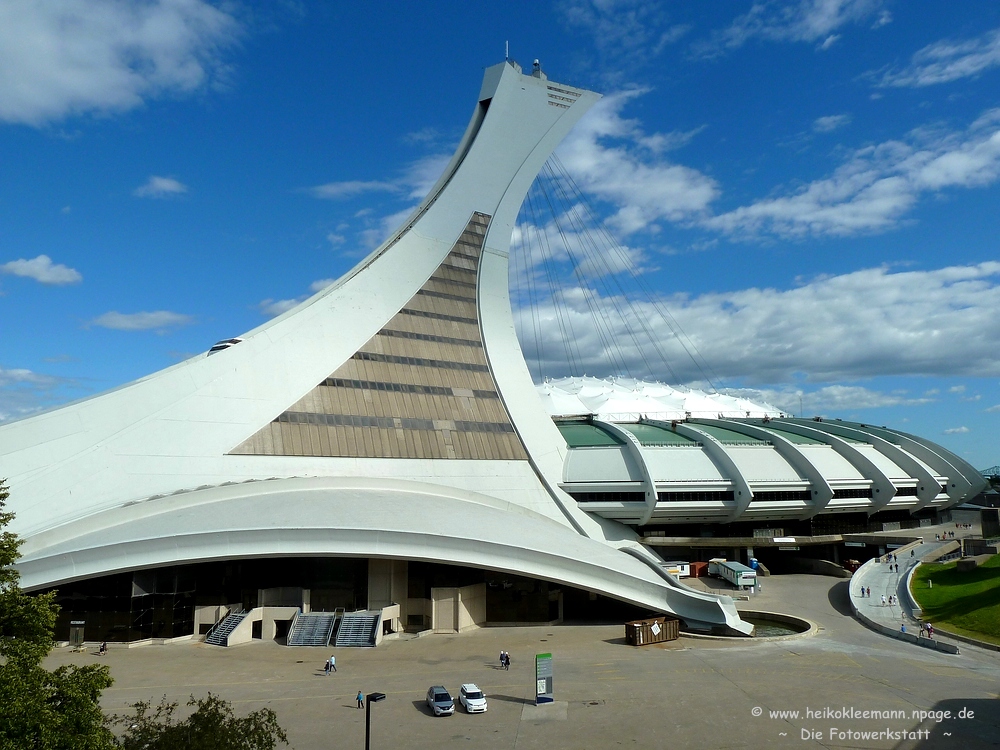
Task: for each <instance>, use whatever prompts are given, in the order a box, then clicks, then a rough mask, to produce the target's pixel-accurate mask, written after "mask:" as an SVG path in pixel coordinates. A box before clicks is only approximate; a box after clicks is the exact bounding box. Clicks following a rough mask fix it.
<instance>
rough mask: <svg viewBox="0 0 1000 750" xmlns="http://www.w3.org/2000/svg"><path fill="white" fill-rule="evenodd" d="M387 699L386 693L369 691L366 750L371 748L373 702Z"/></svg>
mask: <svg viewBox="0 0 1000 750" xmlns="http://www.w3.org/2000/svg"><path fill="white" fill-rule="evenodd" d="M384 700H385V693H369V694H368V705H366V706H365V750H371V736H372V703H378V702H379V701H384Z"/></svg>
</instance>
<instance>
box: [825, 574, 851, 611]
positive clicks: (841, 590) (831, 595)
mask: <svg viewBox="0 0 1000 750" xmlns="http://www.w3.org/2000/svg"><path fill="white" fill-rule="evenodd" d="M826 598H827V599H828V600H829V602H830V606H831V607H833V608H834V609H835V610H837V612H839V613H840V614H842V615H843V616H844V617H852V616H853V614H854V613H853V612H852V610H851V582H850V580H845V581H840V582H839V583H836V584H834V585H833V586H831V587H830V590H829V591H828V592H827V593H826Z"/></svg>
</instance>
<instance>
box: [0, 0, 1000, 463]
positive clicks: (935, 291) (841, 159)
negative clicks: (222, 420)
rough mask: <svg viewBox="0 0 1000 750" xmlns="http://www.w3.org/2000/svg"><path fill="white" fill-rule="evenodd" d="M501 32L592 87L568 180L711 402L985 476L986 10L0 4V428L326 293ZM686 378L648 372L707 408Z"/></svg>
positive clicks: (993, 444)
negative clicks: (745, 396)
mask: <svg viewBox="0 0 1000 750" xmlns="http://www.w3.org/2000/svg"><path fill="white" fill-rule="evenodd" d="M430 7H433V10H427V9H426V8H430ZM508 40H509V42H510V54H511V57H512V58H514V59H516V60H519V61H520V62H522V63H524V64H525V65H526V66H527V65H530V63H531V61H532V59H534V58H536V57H537V58H539V59H540V60H541V61H542V65H543V68H544V70H545V71H546V72H547V73H548V74H549V76H550V77H551V78H553V79H554V80H557V81H562V82H565V83H569V84H573V85H577V86H582V87H586V88H590V89H593V90H596V91H600V92H602V93H603V94H605V97H604V99H603V100H602V101H601V103H600V104H599V105H598V106H597V107H595V109H594V110H593V111H592V112H591V113H590V114H589V115H588V116H587V118H586V119H585V120H584V121H583V122H581V124H580V126H579V127H578V128H577V130H576V131H574V133H573V134H572V135H571V136H570V138H569V139H568V140H567V142H566V143H565V144H564V146H563V147H562V148H561V149H560V152H559V157H560V160H561V163H562V164H563V165H564V167H565V168H566V170H567V171H568V172H569V173H570V174H571V175H572V176H573V179H574V180H575V182H576V183H577V184H578V185H579V186H580V188H581V190H582V192H583V193H584V195H585V196H586V198H587V200H588V201H589V202H590V204H591V205H592V206H593V207H594V209H595V210H596V211H597V212H598V213H599V214H600V215H601V216H602V217H604V220H605V222H606V225H607V226H608V227H609V228H610V229H611V231H612V233H613V234H614V236H615V238H616V240H617V241H618V242H619V243H621V245H620V248H619V252H620V253H622V254H623V257H627V258H628V259H630V260H629V262H631V263H632V264H633V268H634V269H635V270H636V271H637V272H638V274H639V275H640V276H641V278H642V282H643V283H644V284H645V285H647V286H648V287H649V288H652V289H653V290H654V291H655V293H656V295H657V296H658V299H659V300H660V301H661V302H665V303H666V304H667V306H668V307H669V309H670V312H671V313H672V314H673V316H674V317H675V318H676V320H677V322H678V324H679V325H680V326H681V327H682V328H683V330H684V331H685V332H686V333H687V335H688V337H689V338H690V339H691V340H692V341H693V342H694V343H695V345H696V347H697V351H698V352H699V354H700V355H701V357H703V358H704V359H705V360H706V361H707V362H708V363H709V366H710V368H711V371H712V373H713V378H712V382H713V383H714V385H716V386H717V387H720V388H721V387H729V388H743V389H749V390H750V391H751V393H754V394H756V395H757V396H758V397H760V398H765V399H767V400H768V401H770V402H772V403H774V404H776V405H778V406H780V407H782V408H785V409H787V410H789V411H793V412H796V413H798V412H799V409H800V403H801V408H802V410H803V411H804V412H805V413H806V414H808V415H812V414H823V415H827V416H830V417H842V418H845V419H857V420H860V421H865V422H872V423H878V424H887V425H890V426H894V427H897V428H900V429H904V430H907V431H912V432H915V433H918V434H921V435H923V436H925V437H928V438H930V439H932V440H936V441H938V442H940V443H941V444H943V445H945V446H946V447H948V448H950V449H951V450H954V451H956V452H957V453H959V454H961V455H963V456H965V457H966V458H968V459H969V460H970V461H971V462H972V463H973V464H975V465H977V466H979V467H980V468H985V467H987V466H991V465H993V464H996V463H1000V449H998V441H997V437H996V435H997V434H998V423H1000V357H998V354H1000V315H998V311H1000V253H998V242H1000V240H998V238H1000V5H997V4H996V3H995V2H991V1H990V0H966V1H965V2H962V3H954V2H944V1H943V0H942V1H940V2H935V1H932V0H926V1H925V2H920V3H904V2H898V1H897V2H890V1H889V0H886V1H884V2H880V1H879V0H803V1H800V2H795V1H789V2H782V3H778V2H736V1H735V0H734V1H733V2H727V3H692V2H689V3H667V2H663V3H655V2H648V1H647V2H627V1H625V0H618V1H615V0H602V1H600V2H594V1H590V2H584V1H583V0H565V1H563V2H555V3H537V2H532V3H528V2H507V3H502V4H501V3H468V2H461V3H460V2H439V3H436V4H434V5H433V6H426V5H424V4H391V3H380V2H369V3H364V4H359V3H350V4H348V3H343V4H328V3H308V2H303V3H300V2H284V3H246V2H229V3H215V4H213V3H209V2H204V0H158V1H157V0H147V1H145V2H126V1H124V0H86V1H84V0H38V1H36V2H33V3H30V4H29V3H23V2H18V1H16V0H0V342H2V346H0V418H3V419H12V418H17V417H20V416H23V415H25V414H28V413H30V412H32V411H35V410H38V409H40V408H47V407H50V406H53V405H56V404H59V403H63V402H66V401H69V400H73V399H77V398H81V397H84V396H87V395H91V394H94V393H98V392H101V391H103V390H106V389H108V388H112V387H115V386H118V385H121V384H123V383H126V382H128V381H130V380H133V379H135V378H137V377H141V376H143V375H146V374H149V373H151V372H154V371H156V370H158V369H161V368H163V367H166V366H168V365H170V364H173V363H174V362H177V361H179V360H181V359H184V358H186V357H188V356H192V355H194V354H196V353H198V352H203V351H205V350H207V348H208V347H209V346H211V345H212V343H214V342H215V341H217V340H218V339H221V338H227V337H230V336H234V335H238V334H240V333H242V332H244V331H246V330H249V329H251V328H253V327H255V326H257V325H258V324H260V323H261V322H263V321H264V320H267V318H268V316H270V315H273V314H275V313H276V312H277V311H281V310H283V309H287V307H288V306H289V305H291V304H293V303H294V301H296V300H299V299H302V298H304V297H305V296H307V295H308V294H309V293H310V290H311V289H316V288H318V287H319V286H321V285H322V284H323V283H324V280H328V279H334V278H336V277H338V276H339V275H341V274H342V273H344V272H345V271H347V270H348V269H349V268H350V267H351V266H352V265H353V264H354V263H355V262H357V260H358V259H359V258H360V257H361V256H363V255H364V254H366V253H367V252H368V251H369V250H370V249H371V248H372V247H374V246H375V245H377V244H378V243H379V242H380V241H381V240H382V239H383V238H384V237H385V235H386V234H387V233H388V231H389V230H390V229H391V228H393V226H392V225H393V223H394V221H395V220H396V219H398V218H399V216H400V215H401V214H405V213H406V212H407V211H408V210H409V209H410V208H411V207H412V206H413V205H415V203H416V202H417V201H419V199H420V197H422V194H423V191H425V190H426V189H427V187H428V186H429V184H430V183H431V182H432V181H433V180H434V179H435V178H436V177H437V174H438V172H439V170H440V169H441V167H442V166H443V163H444V159H446V157H447V156H448V155H449V154H450V152H451V149H452V148H453V147H454V145H455V144H456V142H457V139H458V138H459V137H460V135H461V133H462V131H463V130H464V127H465V125H466V123H467V121H468V117H469V115H470V113H471V111H472V108H473V105H474V99H475V96H476V94H477V93H478V90H479V84H480V80H481V76H482V71H483V69H484V68H485V67H487V66H489V65H491V64H494V63H496V62H498V61H500V60H502V59H503V55H504V44H505V42H506V41H508ZM543 229H544V227H543ZM533 262H534V261H532V260H530V259H529V260H528V261H526V265H525V266H523V267H524V268H526V269H527V270H526V271H525V273H530V272H531V269H532V268H534V269H535V271H536V272H537V271H538V268H539V267H538V266H537V265H532V264H533ZM516 281H517V279H515V282H516ZM564 287H565V288H563V289H562V290H561V291H560V292H559V295H558V296H560V297H561V298H563V299H566V300H569V301H570V303H572V300H573V295H574V291H576V292H578V291H579V290H574V280H573V276H572V274H569V275H568V276H567V277H566V279H565V281H564ZM592 300H596V302H597V303H598V304H602V305H608V306H609V307H610V306H612V303H613V300H611V299H609V298H608V297H607V295H604V294H602V293H601V292H600V290H599V289H598V290H597V291H596V292H595V293H594V294H592ZM635 304H636V306H637V309H639V310H641V309H644V308H643V307H642V306H643V305H648V304H650V303H649V302H648V301H646V302H644V301H642V300H639V301H637V302H636V303H635ZM550 307H551V305H549V303H547V302H546V301H545V300H540V301H539V302H538V305H537V308H536V312H535V313H533V315H535V316H536V317H535V318H533V319H535V320H539V321H541V322H542V323H543V324H545V326H544V327H546V330H547V332H546V333H545V335H546V336H547V337H548V338H549V339H550V340H551V342H550V343H552V346H550V347H547V350H548V351H555V350H556V347H555V344H556V343H557V342H556V339H557V338H558V334H557V332H555V331H554V326H553V325H552V320H553V317H552V313H551V310H550ZM530 315H531V314H529V312H528V311H527V310H522V311H521V313H520V317H521V320H522V322H524V321H528V320H530V319H532V318H530ZM579 325H580V326H581V329H580V330H581V331H582V334H581V335H580V336H579V341H580V343H581V345H582V346H583V347H584V349H585V350H586V351H587V352H588V353H589V354H588V356H589V360H588V362H587V371H588V373H589V374H595V375H605V374H613V373H612V372H611V371H610V370H611V368H610V366H609V365H608V364H607V362H606V361H605V360H603V359H602V357H603V356H604V355H603V354H602V352H601V351H600V347H599V346H596V345H594V346H589V342H591V341H596V339H592V338H588V336H589V335H592V332H590V333H588V331H587V328H586V326H587V325H588V324H587V323H586V322H585V321H583V320H582V319H581V322H580V324H579ZM525 348H526V350H527V349H529V347H528V346H527V345H526V347H525ZM622 356H624V357H626V358H629V357H634V356H636V353H635V352H630V351H627V350H626V351H624V352H623V353H622ZM682 360H683V357H680V356H678V359H677V364H676V367H675V371H674V372H667V371H653V372H644V373H643V374H645V375H648V376H649V377H657V378H659V379H661V380H665V381H672V382H677V381H678V380H679V381H684V382H693V383H695V384H701V385H704V383H703V382H702V381H701V380H700V377H701V376H700V373H698V372H696V371H695V370H693V369H690V368H688V367H687V365H685V364H683V361H682ZM602 367H603V368H604V371H602ZM636 368H637V369H641V368H640V367H638V365H637V366H636ZM564 369H565V368H563V370H564ZM546 374H548V375H551V376H553V377H558V376H561V375H564V374H566V372H565V371H560V367H559V364H558V362H550V363H548V364H547V365H546Z"/></svg>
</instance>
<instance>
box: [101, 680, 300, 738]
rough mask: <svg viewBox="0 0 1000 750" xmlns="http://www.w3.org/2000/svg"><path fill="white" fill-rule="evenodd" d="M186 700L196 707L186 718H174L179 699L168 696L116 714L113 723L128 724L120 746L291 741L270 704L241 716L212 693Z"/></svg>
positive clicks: (140, 703)
mask: <svg viewBox="0 0 1000 750" xmlns="http://www.w3.org/2000/svg"><path fill="white" fill-rule="evenodd" d="M187 704H188V706H196V708H195V710H194V712H193V713H192V714H191V715H190V716H188V718H186V719H184V720H183V721H175V719H174V712H175V711H176V710H177V703H176V702H169V701H167V699H166V697H164V698H163V699H162V700H161V701H160V703H159V705H157V706H153V705H152V704H151V703H146V702H139V703H136V704H134V705H133V707H132V708H133V709H134V712H133V713H131V714H127V715H125V716H116V717H115V718H114V723H116V724H119V725H121V726H124V727H125V730H124V732H123V733H122V735H121V736H120V737H119V738H118V746H119V747H120V748H122V750H273V749H274V747H275V745H277V743H278V742H279V741H280V742H283V743H285V744H288V737H286V736H285V732H284V730H283V729H282V728H281V727H280V726H279V725H278V717H277V715H276V714H275V713H274V711H272V710H271V709H269V708H261V709H258V710H257V711H253V712H251V713H250V714H248V715H246V716H243V717H238V716H236V715H235V714H234V713H233V707H232V706H231V705H230V704H229V703H228V702H227V701H224V700H222V699H221V698H220V697H219V696H217V695H213V694H212V693H209V694H208V696H207V697H205V698H197V699H196V698H195V697H194V696H193V695H192V696H191V699H190V700H189V701H188V703H187Z"/></svg>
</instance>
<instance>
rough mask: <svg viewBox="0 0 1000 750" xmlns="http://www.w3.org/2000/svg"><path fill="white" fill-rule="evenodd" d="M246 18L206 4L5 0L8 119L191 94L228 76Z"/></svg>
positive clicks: (1, 108) (2, 64)
mask: <svg viewBox="0 0 1000 750" xmlns="http://www.w3.org/2000/svg"><path fill="white" fill-rule="evenodd" d="M239 35H240V24H239V23H238V22H237V21H236V19H235V18H234V17H233V16H232V15H231V14H230V13H228V12H226V11H225V10H222V9H220V8H218V7H215V6H214V5H212V4H210V3H208V2H204V0H149V1H147V2H141V3H139V2H136V3H129V2H121V1H120V0H34V1H33V2H5V3H2V4H0V120H5V121H7V122H15V123H24V124H28V125H35V126H40V125H43V124H45V123H47V122H52V121H57V120H60V119H62V118H65V117H67V116H69V115H74V114H81V113H88V112H93V113H109V112H122V111H126V110H129V109H133V108H135V107H137V106H139V105H141V104H142V103H143V102H144V101H145V100H147V99H149V98H152V97H156V96H158V95H160V94H163V93H188V92H191V91H194V90H196V89H198V88H201V87H203V86H204V85H205V84H206V83H207V82H208V81H210V80H211V79H213V78H218V77H219V76H221V75H222V74H224V72H225V64H224V62H223V59H222V53H223V51H224V50H225V49H226V48H227V47H229V46H230V45H232V44H233V43H234V41H235V40H236V39H237V38H238V37H239Z"/></svg>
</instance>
